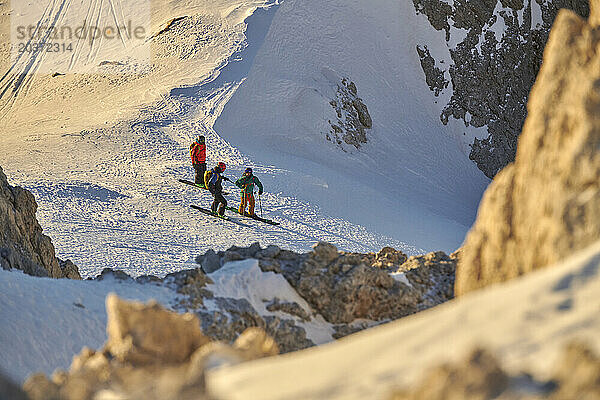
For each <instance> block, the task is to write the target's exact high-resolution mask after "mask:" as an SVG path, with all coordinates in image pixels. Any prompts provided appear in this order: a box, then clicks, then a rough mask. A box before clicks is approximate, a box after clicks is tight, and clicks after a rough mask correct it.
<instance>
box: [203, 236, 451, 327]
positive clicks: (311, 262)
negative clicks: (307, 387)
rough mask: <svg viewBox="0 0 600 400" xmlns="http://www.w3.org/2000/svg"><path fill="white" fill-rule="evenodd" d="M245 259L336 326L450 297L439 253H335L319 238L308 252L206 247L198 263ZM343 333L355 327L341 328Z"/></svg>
mask: <svg viewBox="0 0 600 400" xmlns="http://www.w3.org/2000/svg"><path fill="white" fill-rule="evenodd" d="M215 256H216V257H215ZM248 258H255V259H257V260H259V266H260V268H261V269H262V270H263V271H265V272H275V273H278V274H282V275H283V276H284V277H285V278H286V280H287V281H288V282H289V283H290V285H291V286H292V287H293V288H294V289H295V290H296V292H297V293H298V294H299V295H300V296H301V297H302V298H303V299H304V300H306V302H307V303H308V304H309V305H310V306H311V307H312V309H313V311H314V312H316V313H318V314H320V315H321V316H323V318H325V320H326V321H328V322H330V323H332V324H336V325H339V324H351V323H352V322H353V321H355V320H356V319H368V320H371V321H378V322H384V321H389V320H394V319H398V318H401V317H403V316H406V315H409V314H413V313H415V312H417V311H420V310H422V309H425V308H428V307H432V306H434V305H437V304H440V303H443V302H445V301H447V300H449V299H451V298H452V297H453V295H454V293H453V286H454V274H455V268H456V259H455V258H451V257H448V256H447V255H445V254H444V253H443V252H437V253H430V254H428V255H425V256H419V257H414V256H413V257H410V258H408V257H407V256H406V255H405V254H404V253H402V252H400V251H397V250H395V249H393V248H390V247H386V248H384V249H382V250H381V251H380V252H378V253H367V254H359V253H347V252H342V251H338V249H337V248H336V247H335V246H333V245H331V244H329V243H324V242H320V243H317V244H316V245H315V246H314V247H313V251H311V252H309V253H306V254H298V253H294V252H291V251H288V250H283V249H280V248H279V247H277V246H273V245H271V246H268V247H267V248H266V249H261V248H260V246H259V245H258V244H254V245H252V246H250V247H248V248H239V247H232V248H230V249H229V250H227V251H224V252H219V253H214V252H212V251H210V250H209V251H208V252H207V253H206V254H205V255H204V256H200V257H198V258H197V261H199V262H200V263H201V265H202V267H203V268H204V269H210V270H216V269H218V268H220V267H221V266H222V265H223V264H224V263H225V262H227V261H231V260H241V259H248ZM270 306H271V307H277V306H276V305H273V304H271V305H270ZM286 308H287V309H288V311H289V313H290V314H293V315H295V316H296V317H299V318H301V319H305V318H306V316H305V315H298V312H299V311H298V310H297V308H295V307H293V306H288V307H286ZM292 309H295V311H291V310H292ZM365 327H366V326H365ZM363 329H364V328H363ZM342 331H346V332H354V331H355V329H354V328H348V327H345V328H341V327H340V332H342Z"/></svg>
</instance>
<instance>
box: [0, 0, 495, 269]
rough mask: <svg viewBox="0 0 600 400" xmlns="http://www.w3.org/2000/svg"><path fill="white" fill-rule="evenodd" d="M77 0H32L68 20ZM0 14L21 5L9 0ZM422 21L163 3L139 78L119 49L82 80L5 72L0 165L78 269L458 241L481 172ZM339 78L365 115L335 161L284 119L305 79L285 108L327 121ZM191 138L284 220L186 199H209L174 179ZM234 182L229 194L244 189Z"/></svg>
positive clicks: (393, 9)
mask: <svg viewBox="0 0 600 400" xmlns="http://www.w3.org/2000/svg"><path fill="white" fill-rule="evenodd" d="M36 4H37V3H36ZM74 4H75V2H69V1H68V0H64V1H62V0H47V1H46V2H40V4H39V5H37V6H36V7H37V9H43V10H46V9H47V10H49V13H50V14H48V15H51V16H54V17H56V18H60V17H61V16H60V15H59V14H57V13H58V12H59V11H60V10H68V12H70V13H75V14H74V15H70V14H69V18H72V19H73V18H74V19H76V17H77V12H79V11H77V10H79V9H77V8H73V5H74ZM77 4H79V3H77ZM86 4H88V2H87V1H84V2H81V5H83V6H85V5H86ZM110 4H112V3H111V2H102V3H101V4H100V6H101V7H109V5H110ZM46 6H48V7H47V8H44V7H46ZM0 8H1V11H2V14H3V15H10V13H11V12H13V11H14V10H12V9H11V8H10V4H9V3H6V2H5V3H2V4H0ZM86 10H87V9H86V8H85V7H83V8H82V9H81V10H80V11H82V12H84V13H85V12H86ZM325 16H327V17H325ZM423 18H424V17H423V16H416V15H415V13H414V10H413V9H412V8H411V6H410V5H409V4H406V5H405V4H401V5H400V7H398V5H397V4H395V3H392V2H391V1H387V0H386V1H383V0H380V1H378V2H377V3H372V2H366V1H365V2H359V1H356V0H353V1H350V2H347V4H346V3H345V2H344V3H342V2H340V1H339V0H335V1H331V2H327V3H326V4H321V3H316V2H312V1H307V2H304V3H302V2H296V1H291V0H290V1H285V2H283V3H282V4H279V2H278V1H276V0H219V1H208V0H191V1H179V0H171V1H169V2H165V3H160V4H158V5H156V7H154V6H153V8H152V13H151V29H150V31H151V32H152V39H151V49H152V51H153V55H154V57H153V59H152V61H153V63H152V65H151V68H150V69H148V70H143V71H142V72H141V73H132V71H133V70H132V68H134V67H135V65H130V64H128V63H127V60H128V57H129V56H130V55H131V54H132V53H130V52H133V51H135V49H130V48H122V49H121V48H118V47H117V48H114V49H111V51H112V52H111V53H110V55H111V57H109V58H110V60H112V61H119V62H122V64H118V63H117V64H115V63H112V64H103V62H104V61H107V60H105V58H107V57H106V56H103V57H100V56H98V57H97V58H94V57H91V58H90V62H91V65H90V68H92V67H93V68H94V69H93V71H95V72H93V73H72V72H69V71H68V70H66V71H63V70H60V71H58V70H57V72H64V73H66V75H58V76H51V75H47V74H41V73H39V74H33V75H31V74H29V72H31V71H21V70H20V69H19V68H18V67H19V65H21V64H18V65H16V66H15V68H16V69H15V71H20V72H19V74H20V73H24V74H25V75H22V76H26V78H27V79H26V82H27V83H26V84H23V85H16V86H14V85H13V84H14V83H15V82H19V79H18V76H21V75H19V74H17V75H14V74H12V73H9V74H7V75H3V76H4V78H2V79H3V82H2V85H5V86H6V87H8V88H13V87H14V89H15V90H14V91H11V90H9V91H7V92H6V93H8V94H10V96H9V97H8V98H7V97H5V96H2V99H0V100H1V101H0V102H1V103H2V107H3V111H2V114H1V115H0V123H1V124H2V126H3V135H1V136H0V165H2V167H3V168H4V170H5V173H6V174H7V176H8V177H9V180H10V181H11V183H13V184H18V185H22V186H24V187H26V188H27V189H30V190H31V191H32V192H33V193H34V195H35V196H36V199H37V201H38V203H39V212H38V217H39V219H40V222H41V225H42V226H43V227H44V229H45V233H46V234H48V235H49V236H51V237H52V238H53V241H54V244H55V246H56V248H57V253H58V255H59V256H60V257H61V258H70V259H72V260H73V261H74V262H75V263H76V264H77V265H78V266H79V267H80V270H81V272H82V274H83V276H85V277H89V276H94V275H96V274H98V273H99V272H100V271H101V270H102V268H104V267H105V266H107V265H108V266H111V267H115V268H120V269H123V270H125V271H126V272H128V273H129V274H131V275H133V276H138V275H142V274H154V275H160V276H163V275H165V274H167V273H169V272H173V271H177V270H181V269H184V268H189V267H190V266H192V265H193V259H194V257H195V256H196V255H198V254H200V253H202V252H204V251H206V250H207V249H209V248H213V249H215V250H224V249H227V248H229V247H230V246H231V245H234V244H235V245H240V246H243V245H249V244H251V243H252V242H255V241H259V242H260V243H261V244H262V245H268V244H277V245H279V246H281V247H285V248H289V249H291V250H295V251H303V250H308V249H309V248H310V246H311V245H312V244H313V243H314V242H316V241H319V240H325V241H329V242H331V243H333V244H335V245H336V246H337V247H338V248H340V249H344V250H349V251H360V252H367V251H377V250H379V249H381V248H382V247H384V246H392V247H395V248H397V249H400V250H403V251H404V252H406V253H408V254H410V255H414V254H418V253H422V252H423V251H424V250H445V251H447V252H450V251H453V250H455V249H456V248H457V247H458V246H459V245H460V243H461V242H462V240H463V238H464V235H465V233H466V232H467V230H468V227H469V226H470V224H471V222H472V220H473V217H474V214H475V210H476V206H477V203H478V201H479V198H480V195H481V192H482V190H483V188H484V186H485V185H486V184H487V181H486V180H485V178H484V177H483V176H482V174H481V173H479V171H477V170H476V169H475V168H474V166H473V165H472V163H470V162H469V161H468V160H467V159H466V155H465V154H464V153H462V152H461V150H460V145H459V142H460V140H458V139H457V138H456V135H455V134H456V132H455V131H453V130H452V129H450V128H443V127H442V125H441V124H440V123H439V120H438V118H437V115H439V109H438V108H437V107H438V106H437V105H435V104H434V102H433V101H434V99H433V98H432V97H430V96H431V95H430V94H429V93H430V92H429V89H428V88H427V86H426V85H425V83H424V82H423V76H422V73H421V72H420V68H419V64H418V63H419V61H418V57H417V54H416V51H415V49H414V46H413V44H414V43H416V39H415V38H414V36H415V35H421V36H424V37H427V38H429V39H431V40H429V41H428V43H429V42H434V43H436V42H437V41H439V43H440V47H441V48H445V43H444V41H443V37H442V36H440V35H441V34H440V33H439V32H435V31H434V30H433V28H431V27H430V25H429V24H428V23H427V22H426V21H424V20H423ZM326 23H327V24H326ZM167 26H168V27H169V28H168V29H166V30H165V28H166V27H167ZM160 32H162V33H160ZM305 43H306V46H305ZM302 47H305V49H302ZM3 49H4V48H2V49H0V51H5V50H3ZM446 51H447V50H446ZM280 56H281V57H280ZM110 60H109V61H110ZM30 61H31V62H32V63H37V62H38V61H37V60H36V59H32V60H30ZM42 61H43V60H42ZM100 64H103V65H100ZM25 65H27V63H26V64H25ZM53 65H54V64H53ZM55 68H58V67H56V66H55ZM322 71H326V73H325V75H323V74H322ZM335 74H339V75H342V74H344V75H348V76H349V77H351V78H352V79H353V80H354V81H356V83H357V85H358V91H359V95H360V96H361V97H362V98H363V99H364V100H365V102H366V104H367V105H368V106H369V110H370V112H371V114H372V116H373V120H374V124H375V126H374V128H373V130H372V132H370V133H369V137H370V138H371V141H370V143H369V144H367V145H366V146H364V147H363V151H361V152H354V153H352V154H351V153H347V154H346V153H344V154H341V153H340V152H339V151H338V149H336V148H331V147H330V146H329V145H328V143H322V142H320V141H319V140H321V141H322V138H318V137H315V136H314V132H313V133H311V134H308V135H307V136H306V138H304V137H303V136H302V135H303V134H304V131H306V130H302V129H301V128H302V126H301V124H300V123H299V122H298V119H297V118H293V116H291V115H290V112H289V110H288V111H286V110H287V109H286V106H288V105H289V102H290V96H293V95H295V94H296V93H297V92H298V90H300V89H303V88H304V89H305V88H309V90H308V91H307V90H304V91H303V93H305V94H306V96H304V97H301V99H300V100H302V101H300V102H295V103H294V104H295V105H296V106H295V108H294V110H295V114H294V115H296V116H300V117H301V120H302V121H304V122H307V123H309V125H310V126H320V125H319V124H322V122H323V119H322V113H321V114H319V112H320V109H318V107H321V105H322V103H323V98H322V96H321V97H319V96H320V95H319V96H317V98H313V97H311V96H312V95H311V94H310V93H312V92H314V91H313V90H312V89H315V90H317V92H319V91H320V93H321V94H323V93H329V92H331V79H332V76H334V75H335ZM16 77H17V78H16ZM261 79H265V80H269V81H272V82H264V83H260V82H259V80H261ZM11 85H12V86H11ZM3 87H4V86H3ZM273 89H277V90H280V89H285V90H283V91H282V92H281V93H278V94H277V93H276V94H273V93H272V90H273ZM249 93H251V94H253V96H254V97H252V96H250V95H249ZM315 93H316V92H315ZM291 100H293V98H292V99H291ZM315 106H317V108H314V107H315ZM318 115H320V116H319V118H317V119H315V120H312V119H313V118H315V117H316V116H318ZM217 121H218V124H217V127H218V129H217V130H215V129H213V125H214V124H215V122H217ZM271 123H273V124H271ZM311 124H312V125H311ZM227 126H229V128H227V129H226V127H227ZM239 129H243V130H239ZM275 130H277V133H282V134H283V135H282V136H276V135H275V133H274V132H276V131H275ZM238 133H248V136H247V137H246V139H244V137H243V136H241V135H240V134H238ZM198 134H204V135H205V136H206V138H207V143H208V162H209V165H213V164H215V163H216V162H217V161H225V162H226V163H227V165H228V167H229V168H228V171H227V175H228V176H229V177H234V176H239V175H241V173H242V171H243V170H244V169H245V167H246V166H248V165H250V166H253V167H254V169H255V171H256V173H257V175H258V176H259V177H260V178H261V179H262V181H263V183H265V185H266V187H267V189H266V193H265V195H264V196H263V197H262V199H261V200H262V202H261V203H260V204H259V206H258V210H259V211H260V210H261V206H262V210H263V211H264V213H265V216H268V217H270V218H274V219H276V220H278V221H280V222H281V223H282V225H281V227H280V228H273V227H269V226H264V225H261V224H259V223H256V222H253V221H250V222H246V225H248V227H240V226H238V225H234V224H227V223H225V222H221V221H214V220H212V219H210V218H209V217H206V216H203V215H199V214H198V213H195V212H193V211H192V210H190V209H189V205H190V204H202V205H205V206H206V205H208V204H209V203H210V201H211V197H210V195H209V194H208V193H206V192H201V191H198V190H195V189H193V188H191V187H187V186H183V185H181V184H179V183H178V182H177V179H179V178H182V177H187V178H190V177H191V176H192V168H191V166H190V165H189V160H188V146H189V144H190V142H191V141H192V140H193V139H194V138H195V137H196V136H197V135H198ZM290 139H291V140H292V141H290ZM292 153H294V154H292ZM313 153H314V154H313ZM228 190H230V191H231V192H232V195H231V196H230V197H229V201H230V202H232V203H234V204H235V203H237V201H238V199H237V189H236V188H233V187H231V186H229V187H228Z"/></svg>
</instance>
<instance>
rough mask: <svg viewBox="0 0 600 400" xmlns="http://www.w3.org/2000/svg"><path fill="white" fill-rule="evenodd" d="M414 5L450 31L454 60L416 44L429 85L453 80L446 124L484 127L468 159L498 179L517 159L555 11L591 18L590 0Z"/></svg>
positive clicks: (435, 87) (425, 0) (435, 0)
mask: <svg viewBox="0 0 600 400" xmlns="http://www.w3.org/2000/svg"><path fill="white" fill-rule="evenodd" d="M413 3H414V6H415V10H416V11H417V13H420V14H424V15H425V16H426V17H427V19H428V20H429V23H430V24H431V26H432V27H433V28H434V29H436V30H440V31H444V32H445V34H446V41H447V42H448V43H447V44H448V48H449V50H450V57H451V60H446V61H449V62H446V63H445V64H442V62H444V60H441V59H440V60H436V59H434V58H433V57H432V56H431V55H430V54H429V52H428V51H427V48H426V46H425V45H426V43H425V44H424V45H423V46H417V48H416V51H417V53H418V56H419V58H420V59H421V65H422V68H423V72H424V73H425V79H426V81H427V84H428V85H429V87H430V89H431V91H432V92H434V94H435V95H436V96H437V95H439V94H440V93H441V92H442V91H444V90H445V89H446V88H447V87H448V79H449V80H450V81H451V82H452V85H451V88H452V93H451V98H450V100H449V102H448V104H447V105H446V106H445V108H444V109H443V111H442V114H441V119H442V122H443V123H448V120H449V119H450V118H454V119H458V120H462V121H463V122H464V123H465V125H466V126H469V125H471V126H474V127H484V126H485V127H486V128H487V132H488V136H487V138H484V139H477V138H475V139H474V142H473V143H472V145H471V153H470V155H469V158H470V159H471V160H473V161H474V162H475V163H476V164H477V166H478V167H479V169H481V170H482V171H483V172H484V173H485V174H486V175H487V176H488V177H490V178H493V177H494V176H495V175H496V173H498V171H499V170H501V169H502V168H503V167H504V166H506V165H507V164H508V163H510V162H512V161H513V160H514V158H515V152H516V149H517V139H518V137H519V134H520V132H521V129H522V127H523V123H524V121H525V118H526V116H527V111H526V104H527V99H528V95H529V92H530V90H531V87H532V86H533V84H534V82H535V79H536V75H537V74H538V71H539V69H540V65H541V63H542V52H543V49H544V46H545V45H546V42H547V40H548V34H549V32H550V28H551V26H552V23H553V22H554V19H555V17H556V15H557V13H558V10H559V9H560V8H568V9H571V10H574V11H575V12H576V13H578V14H579V15H581V16H584V17H586V16H587V15H588V13H589V8H588V1H587V0H532V1H527V2H526V1H523V0H515V1H504V0H486V1H475V0H464V1H460V2H448V1H443V0H413ZM454 43H458V44H454ZM446 73H447V76H448V78H446Z"/></svg>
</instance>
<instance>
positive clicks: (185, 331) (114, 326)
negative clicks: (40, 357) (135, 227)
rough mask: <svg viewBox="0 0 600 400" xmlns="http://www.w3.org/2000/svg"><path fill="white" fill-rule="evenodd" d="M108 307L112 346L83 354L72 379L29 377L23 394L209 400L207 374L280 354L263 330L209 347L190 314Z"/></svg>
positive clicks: (36, 398) (114, 303)
mask: <svg viewBox="0 0 600 400" xmlns="http://www.w3.org/2000/svg"><path fill="white" fill-rule="evenodd" d="M106 303H107V312H108V326H107V331H108V334H109V338H108V341H107V343H106V345H105V346H104V348H103V349H100V350H98V351H94V350H92V349H89V348H84V349H82V351H81V353H80V354H78V355H76V356H75V357H74V358H73V362H72V363H71V367H70V369H69V371H61V370H57V371H55V372H54V373H53V374H52V376H51V377H50V378H48V377H47V376H45V375H43V374H35V375H32V376H31V377H29V378H28V379H27V381H26V382H25V384H24V386H23V388H24V390H25V392H26V393H27V395H28V396H29V398H30V399H31V400H48V399H57V400H58V399H68V400H92V399H148V400H158V399H160V400H163V399H167V400H175V399H177V400H179V399H182V400H192V399H199V400H201V399H207V398H209V396H208V394H207V392H206V385H205V371H206V369H207V368H210V367H214V366H218V365H233V364H237V363H241V362H245V361H249V360H254V359H257V358H263V357H269V356H274V355H276V354H278V353H279V348H278V346H277V344H276V342H275V341H274V339H272V338H271V337H270V336H269V335H267V334H266V333H265V332H264V331H263V330H262V329H259V328H251V329H248V330H246V331H244V332H242V334H241V335H240V336H239V337H238V338H237V340H236V341H235V342H234V343H233V344H232V345H228V344H226V343H224V342H211V341H210V340H208V339H207V338H206V337H205V336H204V335H203V333H202V332H201V330H200V328H199V321H198V319H197V318H196V317H195V316H193V315H191V314H183V315H182V314H176V313H173V312H170V311H167V310H165V309H163V308H162V307H161V306H159V305H158V304H156V303H149V304H146V305H144V304H140V303H136V302H127V301H124V300H121V299H119V298H118V297H116V296H115V295H110V296H109V297H108V298H107V301H106ZM1 389H2V382H1V380H0V390H1ZM15 393H16V394H15V396H16V395H17V394H18V392H15ZM14 398H18V397H14ZM23 398H25V397H23Z"/></svg>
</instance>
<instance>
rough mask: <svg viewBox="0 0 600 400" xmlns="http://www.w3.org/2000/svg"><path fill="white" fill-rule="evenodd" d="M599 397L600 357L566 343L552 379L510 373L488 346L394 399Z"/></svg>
mask: <svg viewBox="0 0 600 400" xmlns="http://www.w3.org/2000/svg"><path fill="white" fill-rule="evenodd" d="M598 398H600V357H598V356H597V355H596V354H594V352H593V351H592V350H591V349H590V348H588V347H587V346H586V345H584V344H581V343H578V342H574V343H571V344H569V345H568V346H566V348H565V349H564V351H563V355H562V359H561V360H559V362H557V364H556V367H555V372H554V376H553V379H551V380H548V381H542V382H540V381H536V380H534V379H533V378H532V376H531V375H530V374H526V373H523V374H520V375H511V374H509V373H508V372H506V371H504V369H503V368H502V365H501V363H500V362H499V361H498V359H497V358H496V357H495V356H494V355H493V354H492V353H490V352H489V351H487V350H485V349H477V350H475V351H473V352H472V353H471V355H470V356H469V357H467V358H466V359H465V360H464V361H462V362H460V363H457V364H453V365H442V366H439V367H437V368H433V369H432V370H430V371H428V372H427V373H426V374H425V376H424V377H423V379H422V381H421V382H420V383H419V384H418V385H417V387H415V388H413V389H412V390H405V391H397V392H395V393H394V394H393V395H392V396H390V399H392V400H417V399H428V400H447V399H461V400H491V399H502V400H541V399H548V400H563V399H598Z"/></svg>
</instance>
